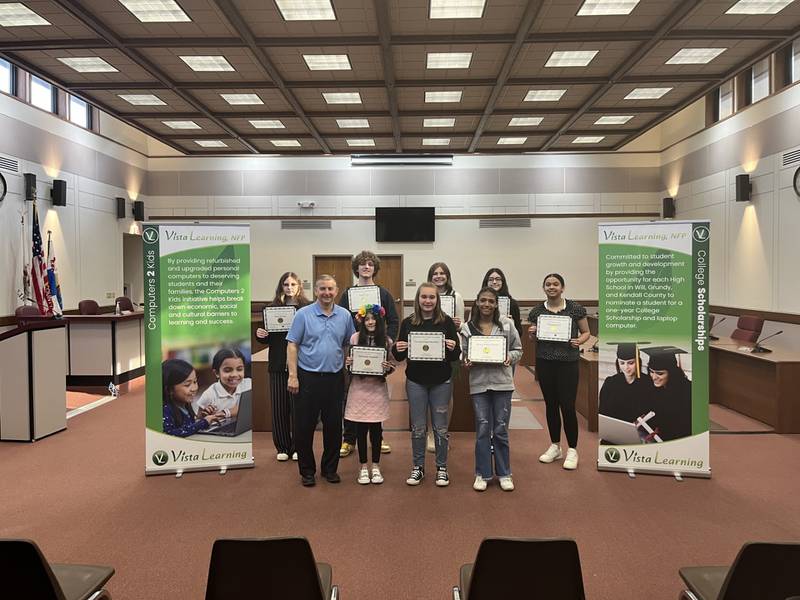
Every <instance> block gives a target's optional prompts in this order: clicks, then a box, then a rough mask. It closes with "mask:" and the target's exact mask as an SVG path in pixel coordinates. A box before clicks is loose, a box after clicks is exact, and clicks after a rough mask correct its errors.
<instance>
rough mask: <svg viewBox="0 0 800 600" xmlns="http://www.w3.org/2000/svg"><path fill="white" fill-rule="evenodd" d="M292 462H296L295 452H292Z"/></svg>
mask: <svg viewBox="0 0 800 600" xmlns="http://www.w3.org/2000/svg"><path fill="white" fill-rule="evenodd" d="M292 460H297V452H292Z"/></svg>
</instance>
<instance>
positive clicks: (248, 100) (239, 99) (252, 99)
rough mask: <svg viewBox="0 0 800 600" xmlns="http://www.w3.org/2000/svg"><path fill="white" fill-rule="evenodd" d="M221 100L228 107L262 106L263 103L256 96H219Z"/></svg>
mask: <svg viewBox="0 0 800 600" xmlns="http://www.w3.org/2000/svg"><path fill="white" fill-rule="evenodd" d="M220 96H222V99H223V100H225V102H227V103H228V104H230V105H233V106H235V105H241V106H246V105H248V104H249V105H253V104H264V101H263V100H262V99H261V98H259V97H258V94H220Z"/></svg>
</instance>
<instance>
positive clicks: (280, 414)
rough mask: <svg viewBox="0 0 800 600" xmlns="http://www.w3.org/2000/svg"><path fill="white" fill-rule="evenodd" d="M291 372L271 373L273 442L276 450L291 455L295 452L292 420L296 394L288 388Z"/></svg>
mask: <svg viewBox="0 0 800 600" xmlns="http://www.w3.org/2000/svg"><path fill="white" fill-rule="evenodd" d="M288 381H289V373H287V372H286V371H281V372H274V373H270V374H269V391H270V397H271V398H272V443H274V444H275V450H277V451H278V452H283V453H285V454H289V455H291V454H292V452H294V443H292V421H293V418H292V417H293V415H292V412H293V404H294V394H290V393H289V390H288V389H286V385H287V383H288Z"/></svg>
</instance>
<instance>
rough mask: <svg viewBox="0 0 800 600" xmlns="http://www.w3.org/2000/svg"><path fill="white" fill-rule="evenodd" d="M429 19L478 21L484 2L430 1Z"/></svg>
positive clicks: (464, 0) (483, 0) (460, 0)
mask: <svg viewBox="0 0 800 600" xmlns="http://www.w3.org/2000/svg"><path fill="white" fill-rule="evenodd" d="M430 2H431V9H430V12H429V14H428V16H429V17H430V18H431V19H480V18H481V17H482V16H483V7H484V5H485V4H486V0H430Z"/></svg>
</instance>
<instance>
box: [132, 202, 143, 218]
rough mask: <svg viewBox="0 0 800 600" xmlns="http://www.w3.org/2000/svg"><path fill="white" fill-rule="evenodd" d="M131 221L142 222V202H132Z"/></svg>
mask: <svg viewBox="0 0 800 600" xmlns="http://www.w3.org/2000/svg"><path fill="white" fill-rule="evenodd" d="M133 220H134V221H144V200H135V201H134V202H133Z"/></svg>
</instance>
